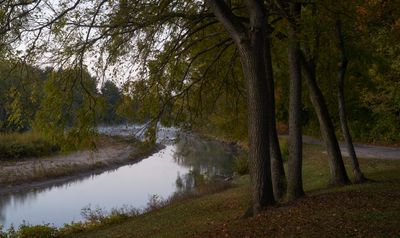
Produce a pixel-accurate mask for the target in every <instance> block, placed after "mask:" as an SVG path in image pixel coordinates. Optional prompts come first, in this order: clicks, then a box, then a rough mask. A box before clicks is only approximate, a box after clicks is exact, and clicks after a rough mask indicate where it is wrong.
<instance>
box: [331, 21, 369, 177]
mask: <svg viewBox="0 0 400 238" xmlns="http://www.w3.org/2000/svg"><path fill="white" fill-rule="evenodd" d="M336 35H337V38H338V40H339V44H338V48H339V50H340V53H341V62H340V67H339V74H338V80H337V82H338V92H337V94H338V106H339V118H340V125H341V128H342V133H343V138H344V141H345V143H346V147H347V151H348V153H349V157H350V162H351V167H352V170H353V174H354V181H355V183H363V182H365V180H366V179H365V177H364V175H363V174H362V172H361V169H360V165H359V163H358V159H357V155H356V151H355V150H354V145H353V140H352V138H351V135H350V131H349V127H348V124H347V116H346V108H345V101H344V78H345V74H346V70H347V65H348V59H347V56H346V52H345V48H344V37H343V33H342V23H341V21H340V20H337V21H336Z"/></svg>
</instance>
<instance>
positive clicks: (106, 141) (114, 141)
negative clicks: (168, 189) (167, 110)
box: [0, 136, 163, 194]
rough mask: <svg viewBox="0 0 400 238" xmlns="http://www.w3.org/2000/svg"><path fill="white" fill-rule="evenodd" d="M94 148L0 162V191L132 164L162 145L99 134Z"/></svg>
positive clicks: (40, 185) (35, 186)
mask: <svg viewBox="0 0 400 238" xmlns="http://www.w3.org/2000/svg"><path fill="white" fill-rule="evenodd" d="M96 147H97V149H96V150H84V151H78V152H72V153H69V154H66V155H56V156H49V157H43V158H32V159H26V160H17V161H1V162H0V194H2V193H8V192H15V191H20V190H26V189H31V188H41V187H46V186H49V185H53V184H61V183H64V182H66V181H69V180H73V179H78V178H81V177H85V176H88V175H91V174H98V173H101V172H103V171H106V170H110V169H113V168H117V167H120V166H122V165H125V164H129V163H135V162H138V161H140V160H141V159H143V158H145V157H147V156H149V155H150V154H152V153H155V152H156V151H158V150H160V149H161V148H163V146H162V145H159V144H157V145H154V146H150V145H146V144H145V143H142V142H140V141H138V140H135V139H128V138H124V137H116V136H113V137H111V136H101V137H99V139H98V141H97V144H96Z"/></svg>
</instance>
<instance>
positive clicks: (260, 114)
mask: <svg viewBox="0 0 400 238" xmlns="http://www.w3.org/2000/svg"><path fill="white" fill-rule="evenodd" d="M207 3H208V5H209V6H210V8H211V10H212V11H213V13H214V15H215V16H216V18H217V19H218V21H219V22H221V24H222V25H223V26H224V27H225V29H226V30H227V32H228V33H229V34H230V36H231V38H232V39H233V40H234V42H235V45H236V46H237V48H238V50H239V55H240V61H241V63H242V69H243V75H244V77H245V79H246V83H247V111H248V138H249V169H250V180H251V195H252V211H253V213H258V212H259V211H260V210H262V209H263V208H265V207H266V206H268V205H271V204H273V203H274V202H275V199H274V194H273V188H272V180H271V161H270V153H269V152H270V151H269V119H268V116H269V113H270V104H269V100H268V98H267V97H265V94H266V93H268V83H267V78H266V68H265V60H264V54H265V36H266V34H265V32H266V24H265V19H266V14H265V6H264V3H263V2H262V1H256V0H247V1H246V3H247V8H248V11H249V16H250V23H249V25H248V26H245V25H243V24H242V23H241V21H240V20H239V18H238V17H236V16H235V15H234V14H233V13H232V11H231V9H230V8H229V7H228V6H227V5H226V3H225V2H224V1H219V0H207Z"/></svg>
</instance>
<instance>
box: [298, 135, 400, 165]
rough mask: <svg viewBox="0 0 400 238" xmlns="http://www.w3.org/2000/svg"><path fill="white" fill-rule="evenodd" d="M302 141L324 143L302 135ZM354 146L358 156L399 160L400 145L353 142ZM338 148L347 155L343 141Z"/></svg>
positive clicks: (316, 143)
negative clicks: (388, 145) (389, 145)
mask: <svg viewBox="0 0 400 238" xmlns="http://www.w3.org/2000/svg"><path fill="white" fill-rule="evenodd" d="M303 143H307V144H314V145H323V144H324V143H323V142H322V141H320V140H318V139H316V138H314V137H311V136H303ZM354 148H355V150H356V154H357V156H358V157H360V158H367V159H393V160H400V147H386V146H374V145H365V144H354ZM340 150H341V151H342V155H343V156H348V152H347V148H346V146H345V145H344V144H343V143H340Z"/></svg>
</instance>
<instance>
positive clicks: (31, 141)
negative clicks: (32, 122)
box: [0, 132, 60, 161]
mask: <svg viewBox="0 0 400 238" xmlns="http://www.w3.org/2000/svg"><path fill="white" fill-rule="evenodd" d="M59 151H60V146H59V145H58V144H56V143H52V142H50V141H48V140H47V139H46V138H44V137H43V136H42V135H40V134H38V133H35V132H26V133H5V134H3V133H1V134H0V160H1V161H4V160H18V159H22V158H31V157H41V156H48V155H52V154H55V153H57V152H59Z"/></svg>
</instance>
